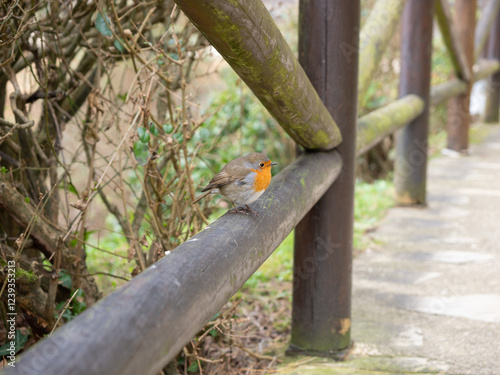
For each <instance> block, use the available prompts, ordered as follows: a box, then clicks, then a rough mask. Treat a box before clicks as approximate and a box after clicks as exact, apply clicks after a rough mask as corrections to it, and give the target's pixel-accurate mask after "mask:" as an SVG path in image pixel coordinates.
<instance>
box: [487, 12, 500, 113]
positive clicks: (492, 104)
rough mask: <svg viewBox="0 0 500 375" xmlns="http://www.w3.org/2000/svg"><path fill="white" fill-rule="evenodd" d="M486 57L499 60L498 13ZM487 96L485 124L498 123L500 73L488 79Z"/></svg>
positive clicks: (499, 22) (499, 33)
mask: <svg viewBox="0 0 500 375" xmlns="http://www.w3.org/2000/svg"><path fill="white" fill-rule="evenodd" d="M487 46H488V48H485V49H487V50H488V53H487V57H488V58H490V59H499V60H500V12H498V14H497V17H496V18H495V22H494V23H493V27H492V28H491V33H490V38H489V41H488V44H487ZM486 87H487V90H488V94H487V97H486V105H485V109H484V121H485V122H495V123H496V122H498V121H499V110H500V72H496V73H495V74H493V75H491V76H490V77H489V78H488V85H487V86H486Z"/></svg>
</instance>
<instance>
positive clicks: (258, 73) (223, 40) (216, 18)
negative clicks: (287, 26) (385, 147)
mask: <svg viewBox="0 0 500 375" xmlns="http://www.w3.org/2000/svg"><path fill="white" fill-rule="evenodd" d="M176 3H177V4H178V5H179V7H180V8H181V9H182V10H183V11H184V12H185V14H186V15H187V16H188V17H189V18H190V19H191V20H192V22H193V23H194V24H195V25H196V27H197V28H198V29H199V30H200V31H201V32H202V33H203V35H205V37H206V38H207V40H208V41H209V42H210V43H211V44H212V45H213V46H214V47H215V48H216V49H217V50H218V51H219V53H220V54H221V55H222V56H223V57H224V59H226V60H227V62H228V63H229V64H230V65H231V67H232V68H233V69H234V71H235V72H236V73H237V74H238V75H239V76H240V77H241V78H242V79H243V81H245V82H246V83H247V85H248V86H249V88H250V89H251V90H252V91H253V92H254V94H255V95H256V96H257V98H258V99H259V100H260V101H261V102H262V103H263V104H264V106H265V107H266V108H267V109H268V111H269V112H270V113H271V115H272V116H273V117H274V118H275V119H276V120H277V121H278V123H279V124H280V125H281V126H282V127H283V128H284V129H285V131H286V132H287V133H288V134H289V135H290V136H291V137H292V138H293V139H294V140H295V141H296V142H297V143H299V144H300V145H302V146H304V147H306V148H309V149H322V150H328V149H332V148H333V147H335V146H337V145H338V144H339V143H340V142H341V135H340V131H339V129H338V127H337V125H336V124H335V121H334V120H333V118H332V116H331V115H330V113H329V112H328V110H327V109H326V107H325V106H324V104H323V103H322V101H321V99H320V98H319V96H318V94H317V93H316V90H315V89H314V88H313V86H312V84H311V82H310V81H309V79H308V78H307V76H306V74H305V72H304V70H303V69H302V67H301V66H300V64H299V63H298V61H297V59H296V58H295V56H294V54H293V52H292V50H291V49H290V46H289V45H288V44H287V43H286V41H285V40H284V38H283V36H282V35H281V33H280V31H279V29H278V27H277V26H276V24H275V23H274V20H273V19H272V17H271V16H270V14H269V12H268V11H267V9H266V8H265V6H264V5H263V4H262V2H260V1H253V0H242V1H226V0H214V1H211V2H210V3H209V4H207V3H200V2H198V1H195V0H176Z"/></svg>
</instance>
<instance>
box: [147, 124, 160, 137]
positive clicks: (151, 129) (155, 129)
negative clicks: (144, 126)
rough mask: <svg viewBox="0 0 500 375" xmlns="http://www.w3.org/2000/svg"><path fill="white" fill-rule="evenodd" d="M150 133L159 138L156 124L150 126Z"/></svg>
mask: <svg viewBox="0 0 500 375" xmlns="http://www.w3.org/2000/svg"><path fill="white" fill-rule="evenodd" d="M149 131H150V132H151V134H153V135H154V136H156V137H158V134H159V131H158V128H157V127H156V126H155V124H153V123H151V125H149Z"/></svg>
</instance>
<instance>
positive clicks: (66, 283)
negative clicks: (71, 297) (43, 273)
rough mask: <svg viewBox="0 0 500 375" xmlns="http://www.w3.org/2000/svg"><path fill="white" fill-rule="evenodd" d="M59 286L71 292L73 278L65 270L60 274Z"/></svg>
mask: <svg viewBox="0 0 500 375" xmlns="http://www.w3.org/2000/svg"><path fill="white" fill-rule="evenodd" d="M59 284H61V285H62V286H63V287H65V288H68V289H69V290H71V285H72V280H71V276H70V275H69V274H68V273H67V272H66V271H65V270H61V273H60V274H59Z"/></svg>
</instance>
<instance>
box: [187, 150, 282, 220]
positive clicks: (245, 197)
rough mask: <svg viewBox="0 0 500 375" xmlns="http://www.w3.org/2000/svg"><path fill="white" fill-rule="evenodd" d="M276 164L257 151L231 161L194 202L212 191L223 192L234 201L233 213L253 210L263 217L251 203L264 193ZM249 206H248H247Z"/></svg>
mask: <svg viewBox="0 0 500 375" xmlns="http://www.w3.org/2000/svg"><path fill="white" fill-rule="evenodd" d="M276 164H278V163H273V162H271V160H269V158H268V157H267V156H266V155H265V154H262V153H258V152H255V153H253V154H248V155H245V156H240V157H239V158H236V159H234V160H232V161H230V162H229V163H227V164H226V165H225V166H224V167H223V168H222V170H221V171H220V172H219V173H217V174H216V175H215V176H214V178H212V179H211V180H210V182H209V183H208V185H207V186H206V187H205V188H204V189H203V190H202V192H205V191H206V193H205V194H203V195H201V196H200V197H198V198H197V199H196V200H195V201H194V202H193V204H195V203H197V202H198V201H200V200H201V199H203V198H205V197H206V196H207V195H208V194H210V193H213V194H221V195H223V196H225V197H226V198H228V199H229V200H230V201H231V203H233V205H234V208H233V209H231V210H229V212H234V213H242V214H245V215H248V214H249V213H252V214H254V215H255V216H259V215H258V214H257V212H255V211H253V210H252V209H251V208H250V207H248V205H249V204H250V203H252V202H255V201H256V200H257V199H259V197H260V196H261V195H262V194H263V193H264V191H265V190H266V189H267V187H268V186H269V183H270V182H271V166H273V165H276ZM243 206H245V207H246V208H245V207H243Z"/></svg>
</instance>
